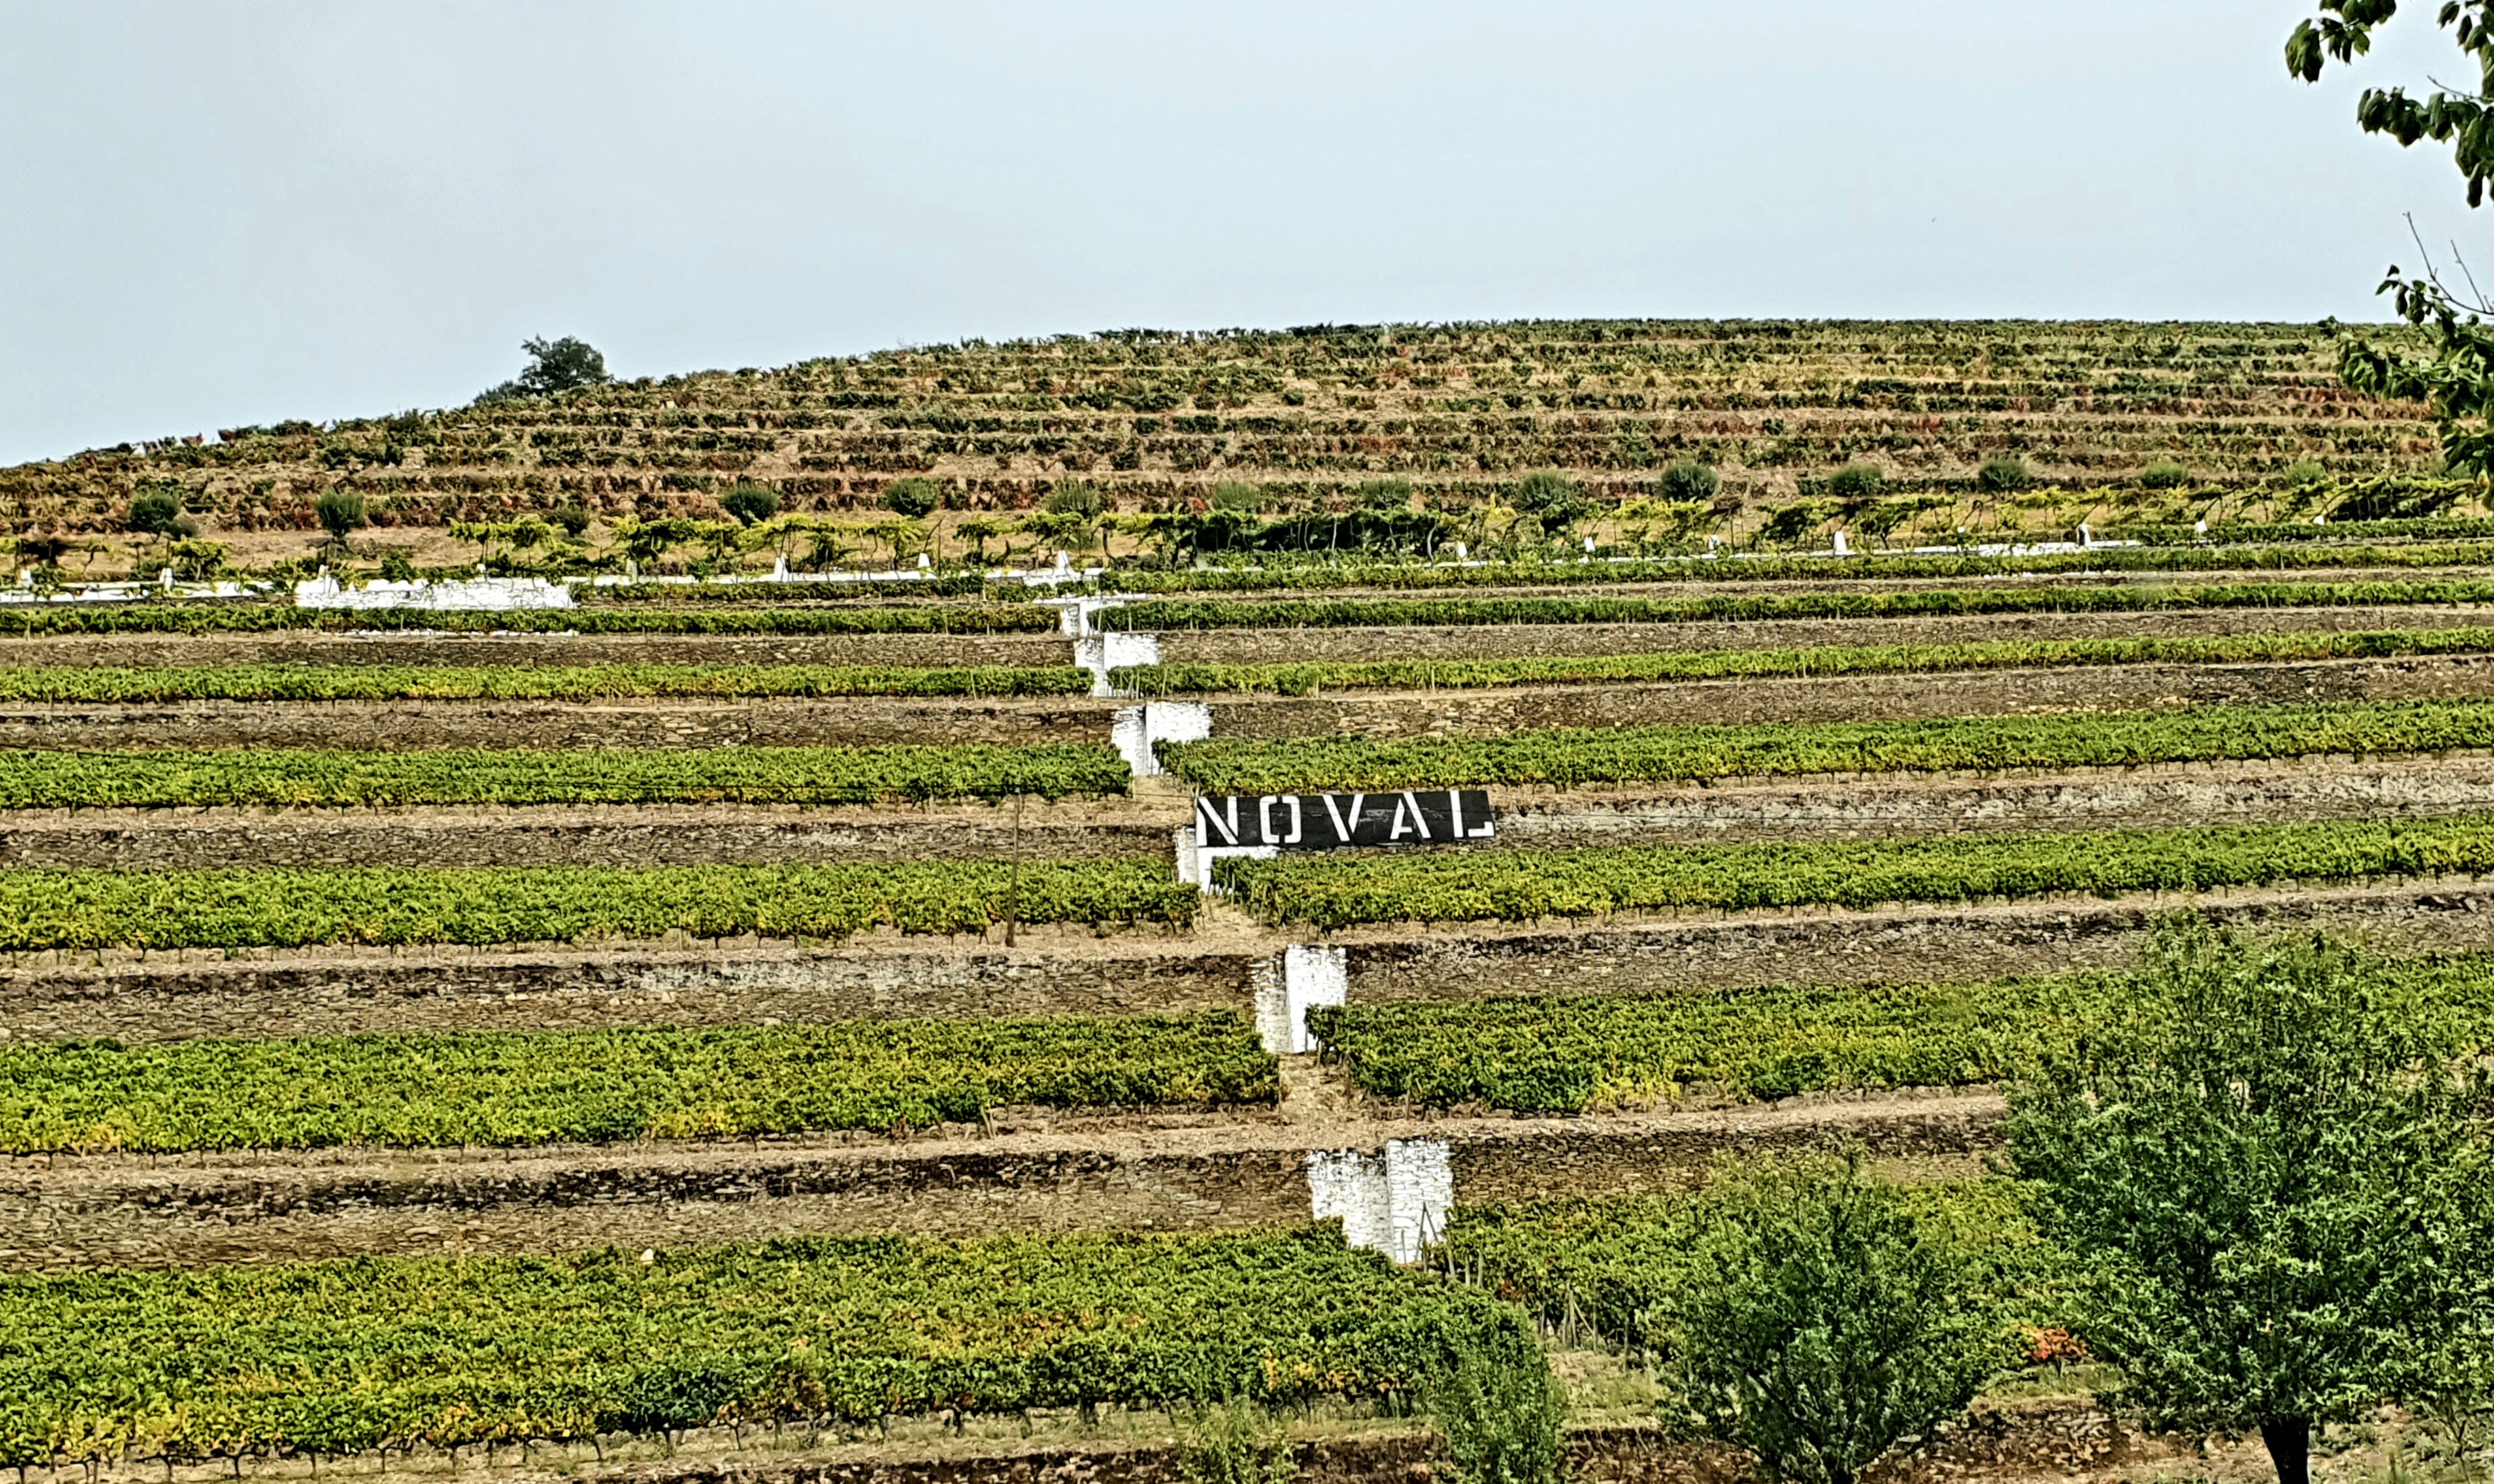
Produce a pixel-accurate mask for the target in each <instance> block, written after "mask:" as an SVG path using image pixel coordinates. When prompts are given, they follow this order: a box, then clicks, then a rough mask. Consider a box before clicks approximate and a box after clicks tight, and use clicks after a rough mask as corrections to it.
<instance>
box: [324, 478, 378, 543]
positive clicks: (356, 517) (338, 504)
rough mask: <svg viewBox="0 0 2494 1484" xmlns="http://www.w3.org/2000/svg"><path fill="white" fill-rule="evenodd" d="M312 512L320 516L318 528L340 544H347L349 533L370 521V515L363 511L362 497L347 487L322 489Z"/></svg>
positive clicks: (360, 528)
mask: <svg viewBox="0 0 2494 1484" xmlns="http://www.w3.org/2000/svg"><path fill="white" fill-rule="evenodd" d="M313 512H314V513H315V514H316V515H318V516H319V518H320V529H321V530H325V531H327V532H328V533H329V539H330V540H332V541H335V542H337V543H338V544H339V545H340V546H344V545H346V544H347V537H348V536H349V535H350V534H352V533H353V532H355V531H357V530H362V529H363V528H364V527H365V526H367V525H369V524H370V523H371V517H370V516H368V515H366V514H365V513H364V497H363V496H361V495H358V494H356V493H355V492H354V491H352V490H348V489H336V490H323V491H322V492H321V493H320V499H319V502H318V503H316V504H315V505H314V506H313Z"/></svg>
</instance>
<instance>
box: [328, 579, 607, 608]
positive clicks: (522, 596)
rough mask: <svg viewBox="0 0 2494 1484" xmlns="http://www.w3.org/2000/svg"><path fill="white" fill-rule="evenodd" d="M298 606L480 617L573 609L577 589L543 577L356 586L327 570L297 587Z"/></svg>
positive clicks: (384, 583) (383, 583)
mask: <svg viewBox="0 0 2494 1484" xmlns="http://www.w3.org/2000/svg"><path fill="white" fill-rule="evenodd" d="M294 606H295V607H297V608H422V609H430V610H432V611H434V612H437V613H479V612H495V611H500V610H505V609H518V608H569V607H570V606H572V604H571V589H570V587H569V586H567V585H566V584H563V583H559V582H548V581H546V580H545V579H544V578H542V577H470V578H464V579H462V580H460V581H458V582H424V581H416V582H376V583H368V584H366V585H365V586H363V587H361V588H350V587H348V586H347V585H346V584H344V583H342V582H340V581H338V579H336V578H334V577H332V576H330V575H328V574H327V573H326V572H323V573H322V574H320V575H319V576H318V577H315V578H313V579H311V580H310V581H308V582H301V583H297V584H295V585H294Z"/></svg>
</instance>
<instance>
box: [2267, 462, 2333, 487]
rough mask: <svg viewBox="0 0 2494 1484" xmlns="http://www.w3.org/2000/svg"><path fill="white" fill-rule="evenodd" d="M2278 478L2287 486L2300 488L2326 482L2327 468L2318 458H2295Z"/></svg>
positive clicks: (2327, 480) (2327, 477) (2327, 476)
mask: <svg viewBox="0 0 2494 1484" xmlns="http://www.w3.org/2000/svg"><path fill="white" fill-rule="evenodd" d="M2279 478H2280V480H2281V482H2283V483H2284V484H2285V485H2286V486H2287V487H2288V488H2290V489H2297V490H2300V489H2304V488H2307V487H2309V486H2312V485H2316V484H2327V483H2328V482H2329V470H2328V469H2326V468H2324V467H2323V465H2322V463H2321V461H2320V460H2318V459H2297V460H2296V461H2295V462H2294V463H2292V464H2290V465H2288V466H2287V467H2286V472H2285V473H2283V474H2281V475H2280V476H2279Z"/></svg>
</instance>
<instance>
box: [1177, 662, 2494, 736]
mask: <svg viewBox="0 0 2494 1484" xmlns="http://www.w3.org/2000/svg"><path fill="white" fill-rule="evenodd" d="M2486 695H2494V655H2474V654H2469V655H2448V656H2435V657H2430V658H2416V659H2348V660H2325V661H2319V662H2315V663H2309V664H2305V663H2294V664H2247V665H2178V664H2175V665H2169V664H2152V665H2103V666H2090V665H2072V666H2063V667H2060V668H2040V669H2030V670H1965V671H1948V672H1942V673H1934V674H1929V675H1840V676H1825V677H1820V676H1785V677H1749V678H1744V679H1740V680H1727V681H1671V682H1667V683H1657V684H1641V685H1640V684H1618V685H1541V686H1515V687H1508V688H1499V689H1482V690H1440V691H1433V692H1427V693H1415V692H1397V693H1367V692H1352V693H1345V694H1338V695H1337V694H1326V695H1316V696H1253V697H1231V698H1216V699H1214V700H1213V701H1212V735H1213V736H1215V737H1310V736H1319V737H1324V736H1362V737H1426V736H1434V735H1439V734H1445V733H1453V734H1457V735H1475V736H1478V735H1501V734H1504V733H1507V732H1517V731H1527V730H1537V729H1541V728H1547V727H1628V726H1659V725H1666V724H1676V723H1692V722H1707V723H1718V724H1721V723H1747V722H1763V721H1881V720H1892V719H1900V718H1908V717H1916V716H1994V715H2017V714H2024V713H2029V712H2070V711H2137V710H2140V709H2143V708H2148V707H2179V706H2186V705H2188V706H2216V705H2235V706H2284V705H2293V704H2299V703H2305V702H2312V701H2405V700H2423V699H2429V698H2435V697H2447V696H2486Z"/></svg>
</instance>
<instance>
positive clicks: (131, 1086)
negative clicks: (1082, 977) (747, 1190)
mask: <svg viewBox="0 0 2494 1484" xmlns="http://www.w3.org/2000/svg"><path fill="white" fill-rule="evenodd" d="M0 1082H5V1083H6V1085H7V1086H8V1088H9V1090H10V1091H9V1096H8V1098H7V1099H6V1100H5V1101H0V1150H5V1151H7V1152H8V1153H11V1154H29V1153H38V1152H43V1151H48V1150H97V1149H122V1150H145V1151H158V1152H169V1151H183V1150H201V1149H315V1148H324V1147H330V1146H334V1145H341V1144H386V1145H397V1146H402V1147H405V1146H420V1145H436V1146H441V1145H458V1146H466V1145H470V1144H480V1145H497V1144H535V1143H553V1142H563V1141H587V1142H603V1141H610V1140H617V1139H639V1138H745V1137H750V1136H756V1135H769V1134H803V1133H808V1132H813V1131H818V1130H840V1129H872V1130H876V1131H884V1130H891V1129H899V1128H930V1127H933V1126H935V1125H938V1124H943V1123H976V1122H979V1121H980V1120H981V1119H982V1118H983V1117H984V1116H985V1115H986V1114H987V1112H988V1109H990V1108H993V1107H995V1106H998V1105H1005V1104H1030V1105H1047V1106H1054V1107H1069V1108H1079V1107H1113V1106H1117V1105H1232V1104H1242V1103H1258V1102H1266V1103H1269V1102H1270V1101H1271V1100H1272V1099H1273V1098H1274V1097H1275V1096H1276V1095H1277V1094H1278V1092H1279V1090H1280V1088H1279V1083H1278V1082H1277V1081H1276V1073H1275V1064H1274V1061H1273V1058H1272V1057H1270V1056H1269V1055H1266V1054H1265V1052H1264V1051H1263V1049H1262V1047H1261V1046H1259V1045H1257V1043H1256V1037H1255V1034H1254V1031H1253V1030H1252V1028H1250V1027H1249V1026H1248V1025H1247V1024H1246V1022H1245V1021H1244V1020H1243V1019H1242V1018H1241V1017H1240V1016H1238V1015H1233V1014H1222V1013H1216V1014H1208V1015H1184V1016H1175V1015H1171V1016H1164V1015H1150V1016H1136V1017H1127V1018H1117V1019H1097V1018H1092V1019H1080V1018H1070V1017H1069V1018H1059V1019H1041V1020H1015V1019H995V1020H973V1021H943V1020H902V1021H854V1022H849V1023H845V1024H835V1025H806V1026H737V1027H729V1028H722V1029H716V1030H706V1031H680V1030H671V1029H665V1030H606V1031H573V1032H552V1033H547V1034H542V1035H528V1036H512V1035H480V1034H465V1035H434V1036H360V1037H350V1038H334V1039H326V1040H305V1041H188V1042H175V1043H169V1044H165V1045H140V1046H124V1045H114V1044H112V1043H108V1042H102V1043H100V1042H52V1043H39V1044H27V1043H16V1042H12V1043H9V1044H6V1045H0Z"/></svg>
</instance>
